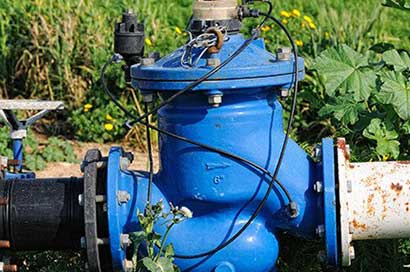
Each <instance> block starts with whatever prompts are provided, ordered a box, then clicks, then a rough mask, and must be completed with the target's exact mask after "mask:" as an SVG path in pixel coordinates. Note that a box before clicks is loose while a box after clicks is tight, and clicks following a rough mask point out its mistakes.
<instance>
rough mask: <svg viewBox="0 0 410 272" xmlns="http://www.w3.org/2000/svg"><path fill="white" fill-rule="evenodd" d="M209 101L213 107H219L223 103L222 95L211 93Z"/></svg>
mask: <svg viewBox="0 0 410 272" xmlns="http://www.w3.org/2000/svg"><path fill="white" fill-rule="evenodd" d="M208 103H209V104H210V105H212V106H213V107H219V105H221V104H222V95H210V96H208Z"/></svg>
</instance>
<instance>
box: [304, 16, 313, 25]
mask: <svg viewBox="0 0 410 272" xmlns="http://www.w3.org/2000/svg"><path fill="white" fill-rule="evenodd" d="M303 20H305V21H306V22H308V23H313V19H312V18H310V17H309V16H307V15H305V16H303Z"/></svg>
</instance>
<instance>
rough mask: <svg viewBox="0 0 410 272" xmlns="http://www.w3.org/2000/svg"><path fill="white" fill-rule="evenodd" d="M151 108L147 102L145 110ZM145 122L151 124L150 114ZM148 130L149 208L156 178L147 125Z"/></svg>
mask: <svg viewBox="0 0 410 272" xmlns="http://www.w3.org/2000/svg"><path fill="white" fill-rule="evenodd" d="M148 110H149V103H148V102H145V112H148ZM145 122H146V123H147V124H150V122H149V116H147V117H146V119H145ZM145 127H146V131H147V147H148V164H149V179H148V190H147V191H148V192H147V204H148V208H149V209H150V208H151V195H152V181H153V179H154V160H153V158H152V142H151V129H150V126H148V125H146V126H145Z"/></svg>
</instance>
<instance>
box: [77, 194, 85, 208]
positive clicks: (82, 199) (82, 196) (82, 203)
mask: <svg viewBox="0 0 410 272" xmlns="http://www.w3.org/2000/svg"><path fill="white" fill-rule="evenodd" d="M78 205H80V206H83V205H84V195H83V194H79V195H78Z"/></svg>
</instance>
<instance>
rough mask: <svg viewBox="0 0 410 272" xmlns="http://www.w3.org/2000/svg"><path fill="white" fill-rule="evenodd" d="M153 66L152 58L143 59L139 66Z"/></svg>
mask: <svg viewBox="0 0 410 272" xmlns="http://www.w3.org/2000/svg"><path fill="white" fill-rule="evenodd" d="M154 64H155V59H154V58H143V59H142V60H141V65H143V66H151V65H154Z"/></svg>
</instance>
